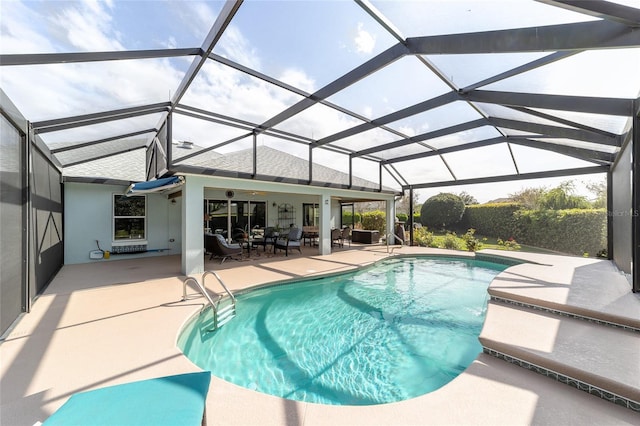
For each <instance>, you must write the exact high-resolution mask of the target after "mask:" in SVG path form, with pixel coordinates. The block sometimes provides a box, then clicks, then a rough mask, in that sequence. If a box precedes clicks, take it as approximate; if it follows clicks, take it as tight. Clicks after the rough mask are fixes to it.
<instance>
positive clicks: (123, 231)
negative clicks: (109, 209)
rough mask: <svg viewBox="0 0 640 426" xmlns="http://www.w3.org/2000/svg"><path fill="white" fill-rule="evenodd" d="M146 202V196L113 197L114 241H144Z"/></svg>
mask: <svg viewBox="0 0 640 426" xmlns="http://www.w3.org/2000/svg"><path fill="white" fill-rule="evenodd" d="M146 202H147V198H146V197H145V196H144V195H137V196H132V197H125V196H124V195H114V196H113V240H114V241H121V242H125V241H131V240H144V239H145V238H146V237H147V236H146V232H145V230H146V226H145V225H146V212H147V210H146Z"/></svg>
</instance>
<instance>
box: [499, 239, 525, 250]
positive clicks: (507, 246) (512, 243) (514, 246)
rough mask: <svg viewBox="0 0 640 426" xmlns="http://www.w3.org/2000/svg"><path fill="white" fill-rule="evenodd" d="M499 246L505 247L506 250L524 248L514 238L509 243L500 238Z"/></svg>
mask: <svg viewBox="0 0 640 426" xmlns="http://www.w3.org/2000/svg"><path fill="white" fill-rule="evenodd" d="M498 245H499V246H502V247H504V249H505V250H520V249H521V248H522V247H521V246H520V244H518V242H517V241H516V240H515V239H514V238H513V237H509V239H508V240H507V241H503V240H502V239H500V238H498Z"/></svg>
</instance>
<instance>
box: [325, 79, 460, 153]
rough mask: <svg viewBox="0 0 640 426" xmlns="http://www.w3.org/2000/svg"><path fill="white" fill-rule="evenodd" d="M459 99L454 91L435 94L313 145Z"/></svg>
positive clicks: (331, 140)
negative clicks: (432, 96) (433, 96)
mask: <svg viewBox="0 0 640 426" xmlns="http://www.w3.org/2000/svg"><path fill="white" fill-rule="evenodd" d="M459 99H460V95H458V93H456V92H449V93H445V94H444V95H440V96H436V97H435V98H432V99H429V100H426V101H424V102H420V103H419V104H415V105H412V106H410V107H407V108H403V109H401V110H399V111H396V112H393V113H391V114H388V115H385V116H383V117H380V118H376V119H375V120H371V121H370V122H368V123H363V124H360V125H358V126H355V127H352V128H350V129H347V130H343V131H341V132H338V133H334V134H333V135H329V136H326V137H324V138H322V139H319V140H318V141H317V142H315V143H314V144H313V145H314V146H321V145H325V144H328V143H331V142H335V141H337V140H340V139H344V138H347V137H349V136H353V135H357V134H358V133H362V132H366V131H367V130H371V129H373V128H374V127H380V126H382V125H385V124H389V123H393V122H394V121H398V120H401V119H403V118H406V117H411V116H412V115H416V114H419V113H421V112H425V111H429V110H431V109H435V108H438V107H441V106H444V105H447V104H450V103H451V102H454V101H457V100H459Z"/></svg>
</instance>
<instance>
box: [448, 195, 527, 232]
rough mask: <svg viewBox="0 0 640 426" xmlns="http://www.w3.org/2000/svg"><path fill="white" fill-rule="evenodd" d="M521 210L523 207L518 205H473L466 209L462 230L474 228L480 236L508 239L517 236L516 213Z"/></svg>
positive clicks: (461, 225)
mask: <svg viewBox="0 0 640 426" xmlns="http://www.w3.org/2000/svg"><path fill="white" fill-rule="evenodd" d="M521 209H522V205H520V204H518V203H492V204H473V205H470V206H467V208H466V209H465V211H464V215H463V216H462V220H461V224H460V229H464V230H465V231H466V230H467V229H469V228H474V229H475V230H476V233H478V234H480V235H488V236H492V237H502V238H504V239H506V238H509V237H512V236H515V234H516V230H517V224H516V218H515V216H514V213H515V212H517V211H519V210H521Z"/></svg>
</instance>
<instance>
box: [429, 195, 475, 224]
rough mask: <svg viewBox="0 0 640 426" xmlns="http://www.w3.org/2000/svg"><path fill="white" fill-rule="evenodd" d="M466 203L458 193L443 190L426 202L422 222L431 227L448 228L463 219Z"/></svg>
mask: <svg viewBox="0 0 640 426" xmlns="http://www.w3.org/2000/svg"><path fill="white" fill-rule="evenodd" d="M464 209H465V205H464V202H463V201H462V199H461V198H460V197H459V196H457V195H456V194H450V193H445V192H441V193H440V194H438V195H434V196H433V197H431V198H429V199H428V200H427V201H425V202H424V204H423V205H422V209H421V210H420V222H421V223H422V224H423V225H425V226H428V227H431V228H446V227H447V226H450V225H455V224H456V223H458V222H459V221H460V219H462V214H463V213H464Z"/></svg>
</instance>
